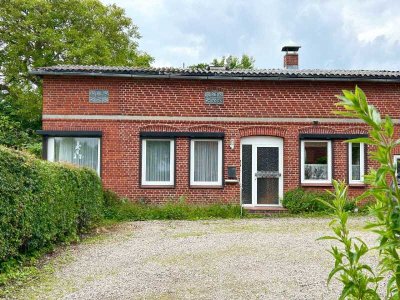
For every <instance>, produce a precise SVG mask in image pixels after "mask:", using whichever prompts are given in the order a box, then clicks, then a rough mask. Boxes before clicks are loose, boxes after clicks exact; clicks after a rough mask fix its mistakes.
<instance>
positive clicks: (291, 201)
mask: <svg viewBox="0 0 400 300" xmlns="http://www.w3.org/2000/svg"><path fill="white" fill-rule="evenodd" d="M318 199H323V200H324V201H325V202H327V203H332V201H333V199H334V197H333V196H332V195H331V194H330V193H328V192H310V191H306V190H304V189H302V188H296V189H293V190H290V191H288V192H286V193H285V195H284V197H283V200H282V204H283V206H284V207H285V208H287V209H288V211H289V213H293V214H298V213H310V212H329V211H330V210H331V209H330V207H327V206H326V205H324V204H323V203H321V201H319V200H318ZM355 207H356V206H355V202H354V201H352V200H348V201H346V203H345V210H346V211H353V210H354V209H355Z"/></svg>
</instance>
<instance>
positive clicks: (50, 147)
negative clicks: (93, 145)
mask: <svg viewBox="0 0 400 300" xmlns="http://www.w3.org/2000/svg"><path fill="white" fill-rule="evenodd" d="M56 138H74V139H79V138H83V139H97V149H98V151H97V167H96V170H95V171H96V173H97V175H99V177H100V170H101V169H100V168H101V138H99V137H80V136H68V137H67V136H55V137H49V138H48V139H47V160H48V161H51V162H54V159H55V152H54V147H55V144H54V140H55V139H56ZM70 163H71V164H74V163H72V162H70Z"/></svg>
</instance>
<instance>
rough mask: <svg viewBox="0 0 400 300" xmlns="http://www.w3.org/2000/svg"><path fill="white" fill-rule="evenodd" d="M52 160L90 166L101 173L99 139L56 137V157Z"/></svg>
mask: <svg viewBox="0 0 400 300" xmlns="http://www.w3.org/2000/svg"><path fill="white" fill-rule="evenodd" d="M49 145H51V143H49ZM52 160H53V161H62V162H68V163H71V164H74V165H77V166H80V167H88V168H91V169H94V170H96V171H97V173H99V170H100V166H99V139H98V138H75V137H56V138H54V157H53V158H52Z"/></svg>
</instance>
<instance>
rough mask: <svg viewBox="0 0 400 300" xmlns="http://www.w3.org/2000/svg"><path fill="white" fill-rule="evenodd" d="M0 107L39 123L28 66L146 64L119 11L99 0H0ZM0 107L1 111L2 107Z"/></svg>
mask: <svg viewBox="0 0 400 300" xmlns="http://www.w3.org/2000/svg"><path fill="white" fill-rule="evenodd" d="M0 7H1V9H0V75H2V77H3V78H2V80H0V90H1V92H0V95H1V98H2V99H0V107H2V108H4V111H6V112H7V113H8V114H9V115H10V116H11V117H13V118H15V119H16V120H17V121H20V122H21V123H22V125H23V126H24V127H26V128H34V129H38V128H39V127H40V116H41V104H42V83H41V80H40V79H39V78H38V77H36V76H33V75H30V74H29V73H28V71H29V70H30V69H32V68H36V67H42V66H52V65H59V64H61V65H62V64H74V65H110V66H122V65H124V66H149V65H150V63H151V62H152V61H153V58H152V57H151V56H150V55H148V54H147V53H144V52H141V51H139V50H138V40H139V38H140V34H139V32H138V28H137V26H136V25H134V24H133V22H132V20H131V19H130V18H129V17H127V16H126V15H125V11H124V10H123V9H122V8H119V7H118V6H116V5H104V4H102V3H101V2H100V1H99V0H28V1H27V0H0ZM4 111H3V112H4Z"/></svg>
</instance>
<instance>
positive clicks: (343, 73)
mask: <svg viewBox="0 0 400 300" xmlns="http://www.w3.org/2000/svg"><path fill="white" fill-rule="evenodd" d="M31 74H35V75H51V74H53V75H57V74H58V75H66V74H71V75H93V76H96V75H97V76H100V75H101V76H108V75H110V76H114V75H115V76H118V75H119V76H132V77H133V76H135V77H149V76H157V77H187V78H190V77H191V76H193V77H194V76H201V77H207V78H212V77H222V78H227V79H229V78H230V77H231V78H233V77H234V78H238V77H241V78H242V79H246V78H247V79H252V78H253V79H256V78H258V79H262V78H265V79H272V80H273V79H283V80H284V79H320V80H324V79H326V80H335V79H351V80H363V79H365V80H368V79H375V80H394V81H400V71H387V70H321V69H312V70H301V69H299V70H295V69H253V70H249V69H233V70H226V69H212V68H211V69H197V68H195V69H191V68H174V67H163V68H154V67H150V68H140V67H111V66H81V65H59V66H50V67H41V68H36V69H34V70H32V71H31Z"/></svg>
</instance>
